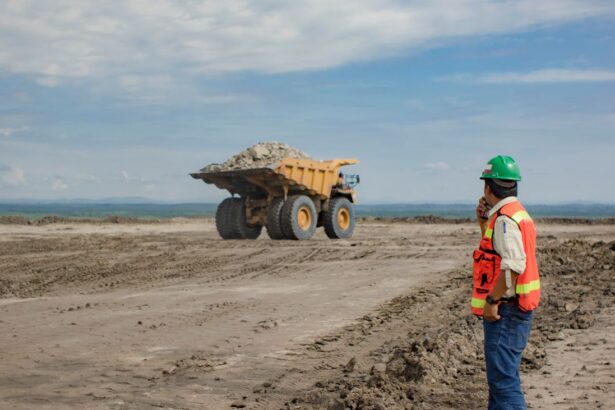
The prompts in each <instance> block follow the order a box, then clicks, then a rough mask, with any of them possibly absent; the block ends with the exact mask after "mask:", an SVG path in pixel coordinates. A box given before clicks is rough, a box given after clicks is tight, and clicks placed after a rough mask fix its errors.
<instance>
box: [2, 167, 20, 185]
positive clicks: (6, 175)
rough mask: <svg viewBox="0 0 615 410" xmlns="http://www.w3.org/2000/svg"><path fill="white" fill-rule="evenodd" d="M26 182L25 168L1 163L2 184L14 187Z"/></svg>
mask: <svg viewBox="0 0 615 410" xmlns="http://www.w3.org/2000/svg"><path fill="white" fill-rule="evenodd" d="M25 184H26V177H25V173H24V170H23V169H21V168H19V167H12V166H10V165H3V164H0V186H3V187H13V188H14V187H19V186H23V185H25Z"/></svg>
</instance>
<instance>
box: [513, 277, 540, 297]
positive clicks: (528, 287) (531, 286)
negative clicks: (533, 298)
mask: <svg viewBox="0 0 615 410" xmlns="http://www.w3.org/2000/svg"><path fill="white" fill-rule="evenodd" d="M535 290H540V279H536V280H533V281H531V282H530V283H524V284H522V285H519V284H517V287H516V291H517V294H519V295H527V294H528V293H530V292H533V291H535Z"/></svg>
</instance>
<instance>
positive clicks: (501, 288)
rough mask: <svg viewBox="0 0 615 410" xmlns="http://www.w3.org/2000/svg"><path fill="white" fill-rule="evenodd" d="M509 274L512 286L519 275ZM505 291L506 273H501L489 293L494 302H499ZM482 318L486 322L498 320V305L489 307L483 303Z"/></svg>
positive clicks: (511, 272)
mask: <svg viewBox="0 0 615 410" xmlns="http://www.w3.org/2000/svg"><path fill="white" fill-rule="evenodd" d="M509 272H510V279H511V283H512V284H513V285H514V284H515V283H517V277H519V275H518V274H516V273H515V272H513V271H509ZM506 290H508V287H507V286H506V272H505V271H502V273H500V276H499V277H498V280H497V281H496V282H495V286H494V287H493V290H492V291H491V297H492V298H493V299H494V300H499V299H501V298H502V296H504V294H505V293H506ZM483 318H484V319H485V320H488V321H489V322H494V321H496V320H499V319H500V315H499V314H498V305H491V304H489V303H485V307H484V308H483Z"/></svg>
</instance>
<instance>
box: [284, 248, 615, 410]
mask: <svg viewBox="0 0 615 410" xmlns="http://www.w3.org/2000/svg"><path fill="white" fill-rule="evenodd" d="M614 249H615V242H610V243H605V242H595V243H592V242H588V241H583V240H571V241H566V242H563V243H562V242H557V241H552V242H550V243H548V244H546V245H543V246H542V248H541V249H540V250H539V260H540V264H541V272H542V279H543V280H542V282H543V295H544V296H543V299H542V305H541V307H540V308H539V310H538V312H537V315H536V319H535V321H534V327H533V330H532V337H531V340H530V342H529V344H528V347H527V349H526V350H525V352H524V358H523V361H522V371H524V372H528V371H532V370H536V369H539V368H541V367H542V366H543V365H544V363H545V358H546V353H545V345H546V344H547V343H549V342H550V341H553V340H558V337H559V334H560V332H561V330H563V329H568V328H572V329H586V328H588V327H590V326H591V325H592V324H593V318H594V316H595V315H596V314H597V313H598V312H600V311H601V310H602V309H604V308H606V307H608V306H611V305H612V304H613V303H614V302H615V285H614V284H613V282H612V279H611V278H612V275H613V274H614V273H615V250H614ZM468 280H469V279H468V277H467V274H465V273H464V271H458V272H457V273H456V274H454V276H453V278H452V279H451V281H450V282H449V283H447V284H444V285H441V286H437V287H435V288H434V287H432V288H430V289H425V290H423V291H420V292H417V293H416V294H414V295H412V296H405V297H401V298H397V299H395V300H393V301H392V302H391V303H390V304H389V305H387V306H385V307H383V309H382V311H381V312H379V313H378V315H377V316H378V317H379V318H381V317H382V316H386V315H401V316H405V317H408V318H409V322H411V323H412V324H413V326H412V327H410V331H409V332H408V334H407V337H405V338H403V339H401V340H399V339H397V340H391V341H390V342H389V343H385V344H384V345H382V346H381V347H380V348H379V349H376V350H375V351H372V352H371V353H370V354H369V357H366V358H359V359H358V360H359V361H360V362H361V361H363V362H365V361H367V362H368V363H372V365H371V367H370V366H369V365H368V366H363V368H364V369H369V370H363V371H361V370H359V371H354V372H349V371H348V369H347V367H348V365H347V366H345V367H344V368H342V369H340V372H339V377H336V378H333V379H329V380H326V381H320V382H317V383H316V384H315V388H314V390H312V391H310V392H308V393H306V394H305V395H304V396H302V397H297V398H295V399H294V401H293V402H294V403H295V404H300V405H303V406H304V407H302V408H327V409H346V408H350V409H373V410H375V409H405V408H417V409H431V408H464V409H465V408H467V409H470V408H478V407H485V406H486V403H484V400H485V398H486V397H485V396H486V393H485V389H486V388H485V379H484V377H485V376H484V368H483V353H482V329H481V328H482V323H481V322H480V321H479V320H478V319H477V318H475V317H473V316H472V315H470V314H468V306H467V303H466V302H467V300H468V298H469V295H470V293H469V288H468ZM365 322H369V323H372V322H373V319H369V320H367V319H365V318H364V323H360V324H359V326H361V327H363V328H364V329H365V328H368V329H372V330H373V328H372V327H371V326H373V325H366V323H365ZM353 360H355V361H357V359H355V358H353ZM352 367H353V368H354V366H352Z"/></svg>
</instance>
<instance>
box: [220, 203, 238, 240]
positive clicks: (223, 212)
mask: <svg viewBox="0 0 615 410" xmlns="http://www.w3.org/2000/svg"><path fill="white" fill-rule="evenodd" d="M234 202H235V198H226V199H225V200H224V201H222V202H220V205H218V209H216V229H217V230H218V234H219V235H220V237H221V238H222V239H236V238H237V237H238V234H237V233H236V232H235V231H234V227H233V224H232V222H231V217H232V207H233V204H234Z"/></svg>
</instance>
